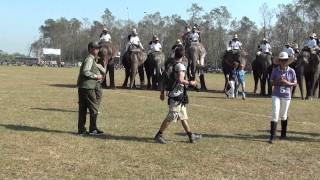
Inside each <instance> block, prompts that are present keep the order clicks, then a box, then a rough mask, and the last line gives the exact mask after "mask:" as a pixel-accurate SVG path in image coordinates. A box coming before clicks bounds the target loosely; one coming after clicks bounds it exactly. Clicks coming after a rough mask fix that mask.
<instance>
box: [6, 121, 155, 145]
mask: <svg viewBox="0 0 320 180" xmlns="http://www.w3.org/2000/svg"><path fill="white" fill-rule="evenodd" d="M0 126H2V127H4V128H6V129H10V130H14V131H27V132H28V131H30V132H46V133H59V134H72V135H76V136H79V135H78V133H76V132H72V131H61V130H54V129H46V128H39V127H33V126H25V125H16V124H0ZM79 137H80V136H79ZM81 137H85V138H97V139H104V140H117V141H119V140H120V141H134V142H144V143H155V142H154V140H153V138H149V137H135V136H117V135H112V134H102V135H96V136H92V135H85V136H81Z"/></svg>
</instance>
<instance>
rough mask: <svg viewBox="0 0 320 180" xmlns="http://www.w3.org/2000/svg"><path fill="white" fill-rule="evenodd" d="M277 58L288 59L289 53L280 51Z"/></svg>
mask: <svg viewBox="0 0 320 180" xmlns="http://www.w3.org/2000/svg"><path fill="white" fill-rule="evenodd" d="M278 59H289V55H288V53H287V52H281V53H280V54H279V57H278Z"/></svg>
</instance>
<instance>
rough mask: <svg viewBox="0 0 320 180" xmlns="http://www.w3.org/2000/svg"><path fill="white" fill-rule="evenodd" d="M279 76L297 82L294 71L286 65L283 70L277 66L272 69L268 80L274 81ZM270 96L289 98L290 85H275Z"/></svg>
mask: <svg viewBox="0 0 320 180" xmlns="http://www.w3.org/2000/svg"><path fill="white" fill-rule="evenodd" d="M281 78H283V79H286V80H287V81H289V82H297V77H296V73H295V71H294V70H293V69H292V68H290V67H287V68H286V70H284V71H282V70H280V68H279V67H277V68H274V69H273V71H272V73H271V77H270V80H271V81H274V82H276V81H278V80H280V79H281ZM272 96H277V97H279V98H285V99H291V86H285V85H275V86H274V88H273V91H272Z"/></svg>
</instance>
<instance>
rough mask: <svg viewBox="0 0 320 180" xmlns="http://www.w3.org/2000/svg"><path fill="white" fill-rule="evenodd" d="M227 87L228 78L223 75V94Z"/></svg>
mask: <svg viewBox="0 0 320 180" xmlns="http://www.w3.org/2000/svg"><path fill="white" fill-rule="evenodd" d="M227 86H228V77H227V74H226V73H224V88H223V92H226V90H227Z"/></svg>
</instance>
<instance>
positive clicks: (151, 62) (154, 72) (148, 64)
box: [144, 52, 165, 90]
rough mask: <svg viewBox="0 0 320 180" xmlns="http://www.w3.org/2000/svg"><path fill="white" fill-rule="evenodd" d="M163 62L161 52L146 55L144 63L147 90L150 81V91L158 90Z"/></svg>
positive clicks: (163, 57)
mask: <svg viewBox="0 0 320 180" xmlns="http://www.w3.org/2000/svg"><path fill="white" fill-rule="evenodd" d="M164 60H165V56H164V54H163V53H162V52H152V53H150V54H149V55H148V58H147V60H146V61H145V62H144V68H145V70H146V74H147V80H148V83H147V89H151V80H150V79H152V89H154V90H156V89H158V88H159V82H160V78H161V75H162V72H163V70H164Z"/></svg>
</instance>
